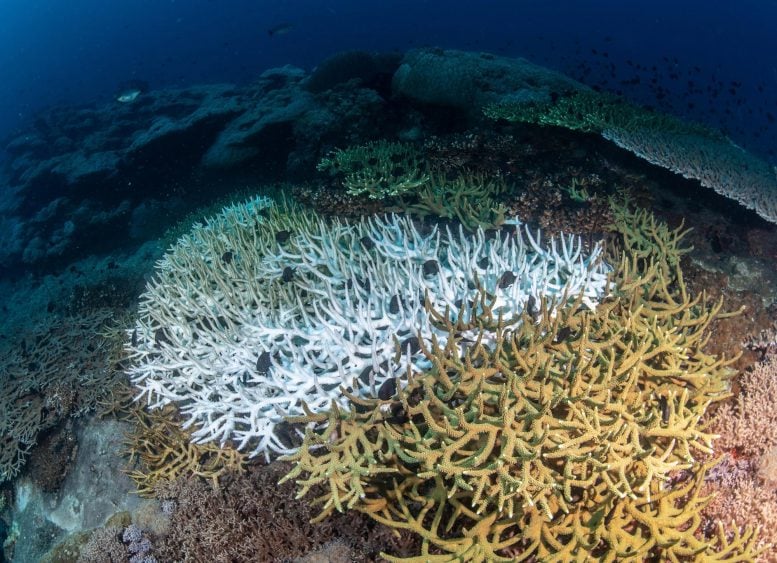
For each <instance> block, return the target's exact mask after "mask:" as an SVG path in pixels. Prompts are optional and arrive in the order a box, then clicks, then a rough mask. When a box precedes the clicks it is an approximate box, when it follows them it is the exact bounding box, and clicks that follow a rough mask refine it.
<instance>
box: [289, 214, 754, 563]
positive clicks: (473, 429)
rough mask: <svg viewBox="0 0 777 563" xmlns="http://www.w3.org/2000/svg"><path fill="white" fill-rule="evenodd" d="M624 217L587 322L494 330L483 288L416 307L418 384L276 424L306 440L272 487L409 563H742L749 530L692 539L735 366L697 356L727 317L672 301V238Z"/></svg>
mask: <svg viewBox="0 0 777 563" xmlns="http://www.w3.org/2000/svg"><path fill="white" fill-rule="evenodd" d="M627 213H629V212H628V211H623V213H622V215H621V217H626V214H627ZM631 213H632V214H631V215H630V218H631V219H634V221H633V222H630V223H622V222H617V221H616V223H617V224H619V225H620V227H621V228H623V229H624V231H623V233H622V235H623V237H622V238H623V240H626V241H634V240H640V241H643V242H644V244H641V245H638V247H636V248H635V247H631V246H624V247H622V249H621V253H620V262H619V265H618V267H617V269H616V270H615V272H614V273H613V275H612V278H611V279H612V281H613V282H614V284H615V289H614V291H613V293H612V295H611V296H609V297H607V298H605V299H604V300H603V301H602V302H601V303H600V304H599V305H598V306H597V307H596V308H595V309H590V308H587V307H584V306H582V302H581V300H580V299H577V300H575V301H574V302H573V303H571V304H569V305H568V306H565V307H554V299H552V298H547V299H542V300H541V301H540V302H538V303H536V304H534V306H531V307H527V308H526V309H525V310H524V311H522V312H521V313H520V314H517V315H510V314H509V313H503V314H494V312H493V303H494V297H493V296H492V295H491V294H490V293H489V292H488V291H486V290H484V289H483V288H482V287H481V288H480V289H479V296H478V298H477V299H474V300H473V301H471V302H469V303H468V304H465V305H462V308H461V310H460V311H458V312H455V311H453V310H452V309H450V308H448V309H445V310H437V309H435V308H434V307H432V305H431V304H430V303H429V302H428V301H427V307H428V308H429V310H430V317H429V319H430V321H429V322H431V323H432V324H433V325H434V326H435V328H436V329H437V330H438V331H441V333H442V334H445V335H446V337H447V338H446V339H444V340H442V339H438V338H433V339H432V341H431V343H427V342H424V343H423V345H422V352H423V354H424V356H425V357H426V359H427V361H428V364H429V367H428V368H425V369H418V368H417V367H414V366H408V368H407V370H406V371H405V372H404V373H402V374H399V375H397V377H396V378H395V380H394V381H393V383H386V384H384V386H383V387H382V389H381V391H383V392H382V393H380V394H379V395H378V396H377V397H374V398H365V397H358V396H355V395H352V394H348V399H349V402H350V404H349V405H347V407H346V408H342V407H340V406H338V405H334V404H333V405H332V408H331V409H329V411H328V412H317V413H314V412H312V411H307V412H306V414H305V415H304V416H301V417H296V418H295V419H293V421H294V422H298V423H307V425H308V428H307V431H306V434H305V438H304V442H303V445H302V447H301V448H300V449H299V450H298V451H297V452H296V453H293V454H291V455H289V456H287V457H286V459H288V460H290V461H292V462H294V463H295V466H294V468H293V469H292V470H291V471H290V472H289V473H288V474H287V475H286V476H285V477H284V480H296V481H297V483H298V485H299V488H300V493H299V495H300V496H304V495H306V494H307V493H308V492H309V491H310V490H311V488H312V487H315V486H323V487H324V490H325V493H324V494H322V495H320V496H319V497H318V498H316V499H315V504H316V505H318V506H320V507H321V511H320V514H319V516H318V517H317V518H316V519H317V520H318V521H321V520H323V519H325V518H326V517H327V516H329V515H330V514H332V513H334V512H335V511H343V510H345V509H354V510H357V511H359V512H362V513H365V514H368V515H369V516H370V517H372V518H373V519H375V520H376V521H378V522H381V523H384V524H386V525H388V526H390V527H393V528H395V529H397V530H412V531H413V532H415V533H416V534H418V535H419V536H420V538H421V540H422V549H421V553H420V554H418V556H417V557H413V558H410V559H407V560H408V561H417V562H422V561H424V562H427V561H526V560H541V561H559V562H560V561H589V560H598V561H643V560H647V559H655V560H667V561H692V560H697V561H701V560H704V561H715V560H719V561H750V560H752V559H753V558H754V557H755V553H756V548H755V545H756V544H755V542H756V535H755V534H754V533H753V532H752V531H751V530H748V531H745V532H743V533H740V532H739V531H736V530H735V531H733V532H731V531H724V530H723V529H722V528H721V527H718V529H717V530H716V531H715V532H714V533H713V534H712V536H711V537H705V536H704V535H703V533H702V529H701V516H700V511H701V509H702V508H703V507H704V506H705V505H706V503H707V502H708V500H709V499H708V498H707V497H704V496H702V495H701V494H700V487H701V485H702V482H703V479H704V475H705V472H706V471H707V469H708V467H709V464H708V463H706V462H703V461H702V460H704V459H705V458H707V457H708V456H710V455H711V454H712V453H713V440H714V435H712V434H710V433H709V432H707V431H706V430H705V428H704V426H703V425H702V424H701V423H700V419H701V417H702V415H703V414H704V412H705V411H706V409H707V408H708V406H709V405H710V404H712V403H715V402H718V401H721V400H722V399H724V398H726V397H728V396H729V392H728V388H729V379H730V377H731V375H732V370H731V369H730V368H729V365H730V364H731V363H732V362H733V361H734V360H735V358H717V357H713V356H711V355H708V354H707V353H705V351H704V347H705V344H706V342H707V339H708V337H709V334H710V324H711V323H712V322H713V321H714V320H715V319H716V318H720V317H721V316H724V315H726V314H728V313H724V312H723V311H722V303H721V302H720V301H717V302H712V301H710V300H709V299H708V298H707V296H706V295H704V294H701V295H697V296H691V295H690V294H689V292H688V290H687V288H686V286H685V283H684V282H683V276H682V271H681V269H680V266H679V259H678V258H679V254H680V253H681V252H682V251H683V250H684V249H683V247H682V246H681V239H682V233H681V232H680V231H679V230H670V229H668V228H664V227H659V226H657V225H656V223H655V221H654V220H653V219H652V217H651V216H650V215H647V214H644V213H638V212H631ZM650 249H656V250H654V251H652V252H651V251H650ZM467 308H468V312H469V314H464V312H465V311H464V309H467ZM401 353H402V351H401V350H397V354H398V355H401ZM387 558H388V559H389V560H392V561H398V560H400V559H399V558H396V557H392V556H388V555H387Z"/></svg>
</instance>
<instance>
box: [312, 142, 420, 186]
mask: <svg viewBox="0 0 777 563" xmlns="http://www.w3.org/2000/svg"><path fill="white" fill-rule="evenodd" d="M317 168H318V170H319V171H328V172H330V173H331V174H343V185H344V186H345V187H346V188H347V190H348V193H349V194H351V195H361V194H367V196H369V197H370V198H372V199H384V198H387V197H392V196H397V195H401V194H404V193H407V192H409V191H411V190H414V189H417V188H420V187H421V186H424V185H425V184H426V183H427V182H429V174H428V172H427V166H426V163H425V162H424V160H423V159H422V157H421V154H420V153H419V152H418V151H417V150H416V149H415V148H414V147H413V146H412V145H410V144H407V143H391V142H388V141H375V142H372V143H367V144H366V145H361V146H355V147H348V148H347V149H337V150H335V151H334V152H333V153H332V154H331V155H329V156H327V157H325V158H323V159H321V162H319V164H318V167H317Z"/></svg>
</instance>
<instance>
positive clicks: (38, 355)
mask: <svg viewBox="0 0 777 563" xmlns="http://www.w3.org/2000/svg"><path fill="white" fill-rule="evenodd" d="M112 315H113V313H112V311H110V310H107V309H103V310H95V311H92V312H89V313H84V314H81V315H75V316H72V317H68V318H64V319H60V320H54V321H51V323H50V324H49V326H46V327H42V328H39V329H37V330H34V331H31V332H30V333H29V334H25V335H24V336H23V337H22V338H19V339H17V340H14V341H13V342H6V343H4V344H3V346H2V347H0V358H1V359H0V483H2V482H3V481H5V480H8V479H12V478H13V477H15V476H16V475H17V473H18V472H19V471H20V470H21V468H22V467H23V465H24V463H25V461H26V459H27V454H28V453H29V451H30V450H31V449H32V448H33V447H34V446H35V444H36V442H37V437H38V434H39V433H40V432H41V431H44V430H46V429H49V428H52V427H53V426H55V425H56V424H59V423H61V422H62V421H63V419H65V418H66V417H68V416H78V415H83V414H85V413H87V412H90V411H91V410H92V409H94V407H95V406H96V404H97V402H98V401H99V400H100V398H101V397H102V396H103V395H104V394H105V393H107V392H108V391H109V390H110V389H111V388H112V387H114V386H116V385H118V384H119V383H120V381H122V380H123V379H124V375H123V374H122V373H121V372H120V371H118V370H115V369H114V361H113V360H115V359H116V358H117V357H118V351H120V350H121V340H120V339H119V340H117V339H113V340H111V339H109V338H102V337H101V334H100V332H101V329H103V328H104V327H105V326H106V325H107V323H108V322H109V320H110V319H111V317H112Z"/></svg>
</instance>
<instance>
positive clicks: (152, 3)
mask: <svg viewBox="0 0 777 563" xmlns="http://www.w3.org/2000/svg"><path fill="white" fill-rule="evenodd" d="M637 4H638V3H627V2H622V1H621V2H615V1H611V0H608V1H598V2H591V1H587V2H586V1H561V0H548V1H539V0H534V1H509V0H491V1H487V2H482V3H477V4H476V3H474V2H463V1H459V2H450V1H448V2H443V1H439V0H427V1H419V0H398V1H392V2H387V1H384V2H365V1H353V0H351V1H340V2H338V1H334V0H330V1H326V0H325V1H313V0H305V1H247V0H225V1H216V0H178V1H175V0H112V1H110V2H106V1H105V0H72V1H68V2H64V1H62V0H38V1H30V0H3V2H2V3H0V75H1V76H2V79H1V80H0V139H2V138H5V137H6V136H7V135H8V134H9V133H10V132H11V131H13V130H14V129H16V128H19V127H22V126H23V125H24V123H25V122H26V121H27V120H28V119H29V118H30V117H31V116H32V115H33V114H34V112H35V111H36V110H38V109H40V108H43V107H46V106H50V105H53V104H81V103H90V102H94V101H99V100H105V99H108V98H109V97H112V96H113V95H114V94H115V92H116V89H117V88H118V85H119V84H120V83H122V82H123V81H126V80H130V79H141V80H145V81H148V82H149V83H150V85H151V87H152V88H160V87H165V86H171V85H179V86H187V85H190V84H192V83H202V82H208V83H210V82H221V81H228V82H238V83H240V82H246V81H250V80H251V79H253V78H255V77H256V76H257V75H258V74H259V73H260V72H261V71H262V70H264V69H266V68H269V67H273V66H279V65H283V64H294V65H297V66H301V67H303V68H307V69H310V68H312V67H314V66H315V65H316V64H317V63H318V62H320V61H321V60H322V59H323V58H324V57H326V56H328V55H330V54H333V53H336V52H338V51H342V50H346V49H367V50H393V49H399V50H405V49H408V48H411V47H415V46H425V45H437V46H442V47H448V48H458V49H465V50H481V51H490V52H495V53H499V54H502V55H508V56H524V57H527V58H530V59H532V60H533V61H535V62H538V63H540V64H544V65H547V66H551V67H553V68H556V69H559V70H562V71H564V72H567V73H569V74H570V75H572V76H574V77H576V78H578V79H582V80H584V81H585V82H587V83H589V84H591V85H600V86H602V87H604V88H606V89H609V90H612V91H616V92H617V91H620V92H622V93H623V94H624V95H626V96H627V97H629V98H630V99H632V100H634V101H637V102H640V103H644V104H648V105H653V106H656V107H659V108H660V109H663V110H667V111H671V112H673V113H676V114H679V115H682V116H685V117H690V118H692V119H695V120H699V121H704V122H706V123H708V124H710V125H712V126H715V127H718V128H721V129H723V130H724V131H726V132H727V133H729V135H730V136H731V137H732V138H733V139H734V140H735V141H737V142H738V143H740V144H742V145H744V146H746V147H748V148H749V149H750V150H753V151H754V152H757V153H759V154H761V155H762V156H764V157H766V158H769V159H770V160H773V161H774V160H775V158H776V157H775V154H774V151H775V147H777V123H775V121H774V120H775V119H777V55H776V54H777V34H775V33H774V31H773V29H774V28H773V24H774V21H776V20H777V1H774V0H772V1H768V2H767V1H756V0H743V1H740V2H736V3H733V2H702V1H700V0H683V1H679V2H670V1H668V0H661V1H653V2H650V3H639V4H638V5H637ZM282 23H288V24H290V25H291V28H290V29H289V30H288V32H287V33H284V34H276V35H273V36H271V35H269V34H268V33H267V30H268V29H271V28H273V27H274V26H276V25H278V24H282ZM653 67H655V68H653Z"/></svg>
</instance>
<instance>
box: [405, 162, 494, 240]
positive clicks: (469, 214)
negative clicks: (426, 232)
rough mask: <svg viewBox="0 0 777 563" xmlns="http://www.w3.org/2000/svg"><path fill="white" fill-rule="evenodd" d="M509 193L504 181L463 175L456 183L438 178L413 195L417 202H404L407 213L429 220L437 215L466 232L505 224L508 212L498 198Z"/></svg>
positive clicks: (475, 175)
mask: <svg viewBox="0 0 777 563" xmlns="http://www.w3.org/2000/svg"><path fill="white" fill-rule="evenodd" d="M506 191H507V186H506V184H505V182H504V180H502V179H501V178H487V177H485V176H481V175H477V174H462V175H461V176H458V177H456V178H454V179H448V178H446V177H444V176H442V175H439V174H434V175H432V177H431V180H430V181H429V183H427V184H426V185H424V186H423V187H421V188H420V189H419V190H418V191H417V193H415V194H413V198H414V200H416V201H415V202H411V201H410V200H409V199H408V201H403V202H402V203H403V205H402V207H403V209H404V211H407V212H409V213H413V214H416V215H421V216H422V217H426V216H428V215H434V216H437V217H444V218H446V219H455V220H457V221H459V222H460V223H461V224H462V225H463V226H464V227H465V228H466V229H469V230H473V231H474V230H475V229H477V228H478V227H482V228H484V229H489V228H495V227H498V226H499V225H501V224H502V223H503V222H504V220H505V214H506V213H507V208H506V207H505V206H504V204H502V203H499V202H498V201H497V199H496V198H497V197H498V196H500V195H502V194H503V193H504V192H506Z"/></svg>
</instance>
